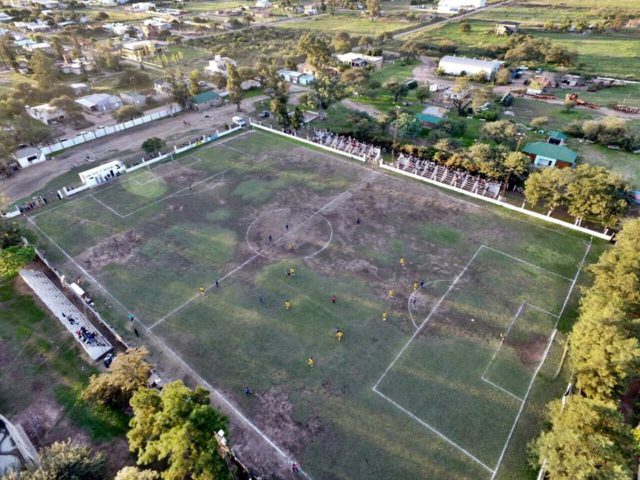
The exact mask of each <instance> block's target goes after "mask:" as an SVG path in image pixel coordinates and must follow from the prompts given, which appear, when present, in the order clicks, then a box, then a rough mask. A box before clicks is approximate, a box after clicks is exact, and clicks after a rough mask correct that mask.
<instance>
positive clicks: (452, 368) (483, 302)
mask: <svg viewBox="0 0 640 480" xmlns="http://www.w3.org/2000/svg"><path fill="white" fill-rule="evenodd" d="M571 286H572V280H571V279H569V278H566V277H563V276H561V275H559V274H556V273H554V272H551V271H548V270H545V269H543V268H541V267H538V266H536V265H533V264H531V263H528V262H526V261H524V260H520V259H518V258H515V257H513V256H510V255H507V254H504V253H502V252H500V251H497V250H494V249H491V248H489V247H486V246H481V247H480V248H479V249H478V250H477V251H476V253H475V254H474V256H473V257H472V258H471V260H470V261H469V263H468V264H467V265H465V266H464V268H463V270H462V271H461V273H460V274H459V275H458V277H457V278H456V279H454V280H453V281H452V283H451V284H450V286H449V289H448V290H447V291H446V292H445V293H444V295H443V296H442V297H440V299H439V300H438V302H437V303H436V304H435V306H434V307H433V309H432V310H431V312H429V314H428V316H427V317H426V318H425V319H424V321H423V323H422V324H418V329H417V330H416V332H415V334H414V335H413V336H412V337H411V338H410V339H409V341H408V342H407V343H406V344H405V346H404V347H403V348H402V350H401V351H400V352H399V353H398V355H397V356H396V358H395V359H394V361H393V362H392V363H391V364H390V365H389V367H388V368H387V370H386V371H385V372H384V373H383V375H382V376H381V377H380V379H379V380H378V382H377V383H376V384H375V386H374V387H373V389H374V391H375V392H376V393H378V394H379V395H380V396H382V397H383V398H384V399H386V400H387V401H388V402H389V403H391V404H392V405H393V406H395V407H396V408H398V409H400V410H402V411H403V412H404V413H405V414H407V415H408V416H410V417H411V418H413V419H414V420H415V421H416V422H418V423H420V424H422V425H423V426H424V427H425V428H426V429H428V430H430V431H431V432H432V433H434V434H436V435H437V436H438V437H440V439H441V440H444V441H445V442H447V443H448V444H449V445H450V446H452V447H454V448H456V449H457V450H459V451H461V452H462V453H463V454H465V455H466V456H467V457H469V458H470V459H471V460H472V461H474V462H476V463H478V464H480V465H481V466H482V467H484V468H485V469H486V470H487V471H488V472H489V473H490V474H495V472H496V470H497V468H498V467H499V463H500V460H501V457H502V454H503V451H504V449H505V447H506V445H507V443H508V441H509V439H510V435H511V432H512V429H513V427H514V424H515V422H517V419H518V417H519V414H520V411H521V407H522V405H523V403H524V402H525V400H526V397H527V395H528V392H529V390H530V385H531V384H532V382H533V380H534V378H535V375H536V374H537V371H538V370H539V368H540V366H541V365H542V363H543V362H544V359H545V357H546V355H547V353H548V349H549V345H550V341H551V339H552V335H553V332H554V329H555V325H556V323H557V320H558V316H559V313H560V311H561V309H562V307H563V303H564V300H565V298H566V295H567V294H568V291H570V289H571Z"/></svg>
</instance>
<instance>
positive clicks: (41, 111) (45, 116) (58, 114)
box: [25, 103, 67, 125]
mask: <svg viewBox="0 0 640 480" xmlns="http://www.w3.org/2000/svg"><path fill="white" fill-rule="evenodd" d="M25 110H26V111H27V115H29V116H30V117H31V118H35V119H36V120H38V121H40V122H42V123H44V124H45V125H53V124H54V123H58V122H61V121H62V120H64V119H65V118H66V116H67V115H66V114H65V112H64V110H61V109H59V108H56V107H52V106H51V105H49V104H48V103H43V104H42V105H36V106H35V107H29V106H27V107H25Z"/></svg>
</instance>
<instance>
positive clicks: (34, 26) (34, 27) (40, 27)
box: [13, 22, 51, 33]
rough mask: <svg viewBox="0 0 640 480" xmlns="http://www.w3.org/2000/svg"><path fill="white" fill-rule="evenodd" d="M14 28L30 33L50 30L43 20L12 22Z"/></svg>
mask: <svg viewBox="0 0 640 480" xmlns="http://www.w3.org/2000/svg"><path fill="white" fill-rule="evenodd" d="M13 24H14V25H15V27H16V28H18V29H20V30H23V31H26V32H31V33H43V32H48V31H50V30H51V27H50V26H49V24H48V23H44V22H13Z"/></svg>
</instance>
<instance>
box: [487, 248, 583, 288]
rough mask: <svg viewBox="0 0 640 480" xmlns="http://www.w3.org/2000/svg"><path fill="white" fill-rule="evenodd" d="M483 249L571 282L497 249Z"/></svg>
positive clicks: (557, 274) (562, 276)
mask: <svg viewBox="0 0 640 480" xmlns="http://www.w3.org/2000/svg"><path fill="white" fill-rule="evenodd" d="M485 248H486V249H487V250H491V251H492V252H496V253H499V254H500V255H504V256H505V257H507V258H510V259H512V260H515V261H516V262H520V263H523V264H525V265H529V266H530V267H533V268H537V269H538V270H540V271H542V272H545V273H548V274H549V275H554V276H556V277H560V278H563V279H565V280H567V281H568V282H570V281H571V278H568V277H565V276H564V275H560V274H559V273H556V272H552V271H551V270H547V269H546V268H544V267H541V266H539V265H535V264H533V263H531V262H527V261H526V260H523V259H522V258H518V257H514V256H513V255H510V254H508V253H506V252H503V251H502V250H497V249H495V248H491V247H485Z"/></svg>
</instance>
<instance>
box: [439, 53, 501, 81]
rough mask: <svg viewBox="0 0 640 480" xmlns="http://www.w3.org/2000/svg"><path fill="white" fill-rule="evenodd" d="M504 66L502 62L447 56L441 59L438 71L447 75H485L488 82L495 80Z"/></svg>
mask: <svg viewBox="0 0 640 480" xmlns="http://www.w3.org/2000/svg"><path fill="white" fill-rule="evenodd" d="M502 65H504V62H502V61H500V60H478V59H477V58H468V57H456V56H454V55H446V56H444V57H442V58H441V59H440V63H439V64H438V70H440V71H442V72H444V73H445V74H446V75H477V74H479V73H483V74H484V76H485V78H486V79H487V80H491V79H493V77H495V75H496V72H497V71H498V70H499V69H500V68H501V67H502Z"/></svg>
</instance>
